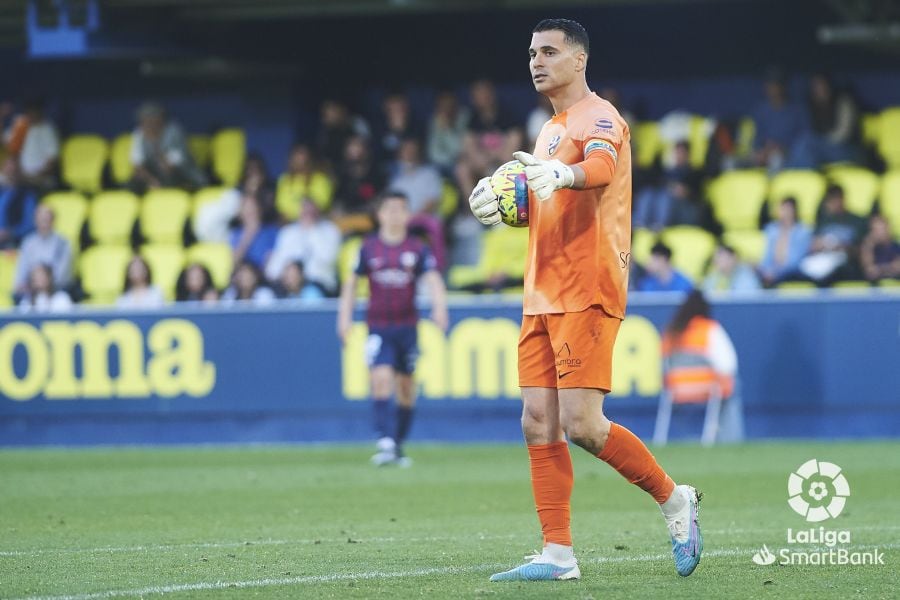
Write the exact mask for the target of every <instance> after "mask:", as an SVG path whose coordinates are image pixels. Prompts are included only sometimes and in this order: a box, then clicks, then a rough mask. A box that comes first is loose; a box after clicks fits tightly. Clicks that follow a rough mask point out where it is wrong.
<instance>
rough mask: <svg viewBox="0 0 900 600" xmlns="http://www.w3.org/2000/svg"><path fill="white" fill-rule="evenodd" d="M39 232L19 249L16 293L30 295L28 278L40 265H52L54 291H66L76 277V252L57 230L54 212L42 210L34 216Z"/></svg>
mask: <svg viewBox="0 0 900 600" xmlns="http://www.w3.org/2000/svg"><path fill="white" fill-rule="evenodd" d="M34 223H35V226H36V229H35V231H34V232H33V233H30V234H28V235H27V236H26V237H25V239H24V240H23V241H22V246H21V248H19V261H18V265H17V267H16V279H15V283H14V289H15V291H16V292H17V293H21V292H24V291H26V285H27V282H28V274H29V273H31V271H32V270H33V269H34V267H36V266H37V265H41V264H45V265H50V269H51V270H52V271H53V287H54V289H58V290H61V289H66V288H67V287H68V286H69V284H70V283H71V277H72V248H71V246H69V241H68V240H67V239H66V238H64V237H62V236H61V235H59V234H58V233H56V232H55V231H54V230H53V210H52V209H51V208H50V207H48V206H43V205H41V206H38V208H37V210H36V211H35V213H34Z"/></svg>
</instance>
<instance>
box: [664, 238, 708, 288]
mask: <svg viewBox="0 0 900 600" xmlns="http://www.w3.org/2000/svg"><path fill="white" fill-rule="evenodd" d="M660 238H661V239H662V241H663V243H664V244H665V245H667V246H668V247H669V248H671V249H672V264H673V265H674V267H675V268H676V269H678V270H679V271H681V272H682V273H684V274H685V275H686V276H687V277H689V278H690V279H692V280H693V281H694V282H699V281H701V280H702V279H703V273H705V272H706V266H707V263H708V262H709V259H710V258H711V257H712V254H713V251H714V250H715V249H716V238H715V237H713V234H711V233H710V232H708V231H706V230H705V229H701V228H700V227H694V226H691V225H676V226H675V227H668V228H666V229H664V230H663V231H662V234H661V235H660Z"/></svg>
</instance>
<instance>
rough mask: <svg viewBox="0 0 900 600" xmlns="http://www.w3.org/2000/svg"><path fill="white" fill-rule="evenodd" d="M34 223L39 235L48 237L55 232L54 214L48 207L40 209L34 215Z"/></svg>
mask: <svg viewBox="0 0 900 600" xmlns="http://www.w3.org/2000/svg"><path fill="white" fill-rule="evenodd" d="M34 223H35V225H36V226H37V230H38V232H39V233H41V234H43V235H47V234H48V233H50V232H51V231H53V212H52V211H51V210H50V209H49V208H47V207H46V206H41V207H39V208H38V209H37V212H36V213H35V215H34Z"/></svg>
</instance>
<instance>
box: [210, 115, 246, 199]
mask: <svg viewBox="0 0 900 600" xmlns="http://www.w3.org/2000/svg"><path fill="white" fill-rule="evenodd" d="M246 155H247V140H246V137H245V136H244V130H243V129H237V128H230V129H222V130H221V131H219V132H217V133H216V134H215V135H214V136H213V138H212V142H211V144H210V158H211V161H212V171H213V173H214V174H215V175H216V177H218V178H219V180H220V181H221V182H222V184H223V185H227V186H228V187H235V186H236V185H237V184H238V181H240V179H241V173H242V172H243V170H244V158H246Z"/></svg>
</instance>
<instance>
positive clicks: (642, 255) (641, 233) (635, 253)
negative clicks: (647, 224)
mask: <svg viewBox="0 0 900 600" xmlns="http://www.w3.org/2000/svg"><path fill="white" fill-rule="evenodd" d="M656 238H657V235H656V233H655V232H653V231H652V230H650V229H645V228H643V227H638V228H635V229H632V230H631V260H634V261H637V264H639V265H646V264H647V260H648V259H649V258H650V248H652V247H653V244H655V243H656Z"/></svg>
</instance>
